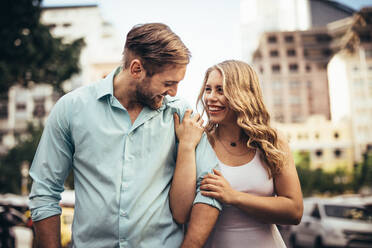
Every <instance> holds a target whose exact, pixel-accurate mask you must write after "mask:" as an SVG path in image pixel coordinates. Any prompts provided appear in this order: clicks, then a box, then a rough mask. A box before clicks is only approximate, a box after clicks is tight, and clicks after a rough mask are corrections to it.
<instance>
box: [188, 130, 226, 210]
mask: <svg viewBox="0 0 372 248" xmlns="http://www.w3.org/2000/svg"><path fill="white" fill-rule="evenodd" d="M213 169H218V160H217V157H216V155H215V153H214V150H213V148H212V146H211V145H210V144H209V141H208V138H207V135H206V134H205V133H204V134H203V136H202V138H201V140H200V142H199V145H198V146H197V148H196V196H195V200H194V204H196V203H204V204H208V205H210V206H212V207H215V208H217V209H219V210H220V211H221V210H222V205H221V203H220V202H219V201H217V200H216V199H214V198H211V197H206V196H203V195H202V194H201V193H200V184H201V182H202V180H203V177H204V176H205V175H206V174H208V173H213Z"/></svg>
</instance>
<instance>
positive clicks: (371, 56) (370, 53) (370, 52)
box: [365, 49, 372, 58]
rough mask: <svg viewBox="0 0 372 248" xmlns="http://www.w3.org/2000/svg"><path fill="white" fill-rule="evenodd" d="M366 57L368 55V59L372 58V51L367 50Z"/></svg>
mask: <svg viewBox="0 0 372 248" xmlns="http://www.w3.org/2000/svg"><path fill="white" fill-rule="evenodd" d="M365 55H366V58H372V49H366V50H365Z"/></svg>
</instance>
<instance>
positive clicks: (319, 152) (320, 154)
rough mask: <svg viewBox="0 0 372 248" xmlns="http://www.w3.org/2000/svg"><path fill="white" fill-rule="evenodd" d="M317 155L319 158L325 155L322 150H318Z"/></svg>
mask: <svg viewBox="0 0 372 248" xmlns="http://www.w3.org/2000/svg"><path fill="white" fill-rule="evenodd" d="M315 155H316V156H317V157H321V156H322V155H323V151H322V150H316V151H315Z"/></svg>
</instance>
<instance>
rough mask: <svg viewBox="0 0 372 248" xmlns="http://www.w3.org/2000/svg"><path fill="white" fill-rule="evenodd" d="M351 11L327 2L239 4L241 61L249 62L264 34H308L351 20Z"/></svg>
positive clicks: (248, 1)
mask: <svg viewBox="0 0 372 248" xmlns="http://www.w3.org/2000/svg"><path fill="white" fill-rule="evenodd" d="M353 12H354V11H353V10H352V9H351V8H349V7H347V6H345V5H343V4H340V3H337V2H335V1H329V0H241V2H240V23H241V34H242V42H241V44H242V58H243V59H244V60H245V61H247V62H251V61H252V55H253V53H254V51H255V50H256V48H257V46H258V41H259V37H260V36H261V34H262V33H264V32H276V31H297V30H308V29H310V28H314V27H325V26H326V25H327V24H328V23H330V22H333V21H336V20H339V19H343V18H346V17H348V16H351V15H352V13H353Z"/></svg>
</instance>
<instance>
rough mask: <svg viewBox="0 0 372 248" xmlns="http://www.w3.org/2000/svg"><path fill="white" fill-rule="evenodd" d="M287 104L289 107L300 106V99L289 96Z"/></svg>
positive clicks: (296, 96)
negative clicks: (289, 104)
mask: <svg viewBox="0 0 372 248" xmlns="http://www.w3.org/2000/svg"><path fill="white" fill-rule="evenodd" d="M289 102H290V103H291V105H299V104H301V98H300V97H299V96H298V95H297V94H296V95H291V97H290V98H289Z"/></svg>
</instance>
